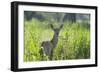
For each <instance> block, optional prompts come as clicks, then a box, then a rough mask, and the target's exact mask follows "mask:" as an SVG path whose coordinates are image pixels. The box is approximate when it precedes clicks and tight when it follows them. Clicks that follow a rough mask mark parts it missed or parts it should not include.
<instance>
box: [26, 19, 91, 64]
mask: <svg viewBox="0 0 100 73" xmlns="http://www.w3.org/2000/svg"><path fill="white" fill-rule="evenodd" d="M84 24H85V23H83V24H81V23H70V22H64V26H63V28H62V29H61V31H60V34H59V38H58V43H57V46H56V48H55V49H54V51H53V57H52V60H73V59H89V58H90V28H89V27H87V26H85V25H84ZM53 35H54V32H53V30H52V29H51V28H50V26H49V25H48V22H47V21H39V20H38V19H35V18H33V19H32V20H29V21H28V20H25V22H24V61H25V62H29V61H48V60H49V59H48V56H46V55H45V54H41V43H42V42H43V41H50V40H51V39H52V38H53Z"/></svg>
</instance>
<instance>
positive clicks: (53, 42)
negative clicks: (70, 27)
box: [51, 34, 59, 48]
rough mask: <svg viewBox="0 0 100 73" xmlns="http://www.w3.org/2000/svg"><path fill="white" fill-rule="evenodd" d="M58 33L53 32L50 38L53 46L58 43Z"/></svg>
mask: <svg viewBox="0 0 100 73" xmlns="http://www.w3.org/2000/svg"><path fill="white" fill-rule="evenodd" d="M58 35H59V34H54V36H53V38H52V40H51V43H52V44H53V48H55V47H56V45H57V43H58Z"/></svg>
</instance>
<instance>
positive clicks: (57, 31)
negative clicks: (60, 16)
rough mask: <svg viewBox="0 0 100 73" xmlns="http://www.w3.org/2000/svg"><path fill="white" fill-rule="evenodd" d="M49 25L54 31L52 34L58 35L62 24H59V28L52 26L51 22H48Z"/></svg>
mask: <svg viewBox="0 0 100 73" xmlns="http://www.w3.org/2000/svg"><path fill="white" fill-rule="evenodd" d="M50 26H51V29H52V30H53V31H54V34H56V35H59V32H60V30H61V29H62V27H63V24H61V25H60V26H59V28H54V26H53V25H52V24H50Z"/></svg>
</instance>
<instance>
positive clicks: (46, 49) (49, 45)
mask: <svg viewBox="0 0 100 73" xmlns="http://www.w3.org/2000/svg"><path fill="white" fill-rule="evenodd" d="M50 27H51V29H52V30H53V32H54V35H53V38H52V39H51V40H50V41H43V42H42V44H41V49H42V52H43V54H45V55H47V56H48V59H49V60H52V55H53V50H54V48H56V46H57V43H58V38H59V33H60V30H61V29H62V27H63V24H61V25H60V27H59V28H54V26H53V25H52V24H50Z"/></svg>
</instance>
